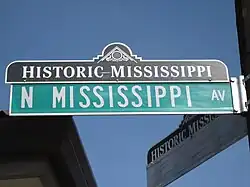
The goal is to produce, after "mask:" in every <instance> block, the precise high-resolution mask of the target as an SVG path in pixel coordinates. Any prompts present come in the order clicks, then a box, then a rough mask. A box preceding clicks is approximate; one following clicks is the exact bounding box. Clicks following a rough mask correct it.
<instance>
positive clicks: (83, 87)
mask: <svg viewBox="0 0 250 187" xmlns="http://www.w3.org/2000/svg"><path fill="white" fill-rule="evenodd" d="M84 90H87V91H90V89H89V87H88V86H82V87H81V88H80V94H81V95H82V96H83V97H84V99H85V101H86V103H85V104H84V103H83V102H79V105H80V107H81V108H88V107H89V105H90V99H89V97H88V96H87V95H86V94H85V93H84Z"/></svg>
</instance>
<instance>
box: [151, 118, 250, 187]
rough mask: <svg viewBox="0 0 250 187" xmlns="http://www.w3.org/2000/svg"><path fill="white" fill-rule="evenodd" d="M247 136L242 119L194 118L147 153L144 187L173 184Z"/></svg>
mask: <svg viewBox="0 0 250 187" xmlns="http://www.w3.org/2000/svg"><path fill="white" fill-rule="evenodd" d="M184 121H185V120H184ZM246 135H247V125H246V119H245V117H243V116H241V115H216V114H212V115H207V114H205V115H196V116H193V117H192V118H191V119H190V120H188V121H187V122H184V123H183V124H181V125H180V127H179V128H178V129H177V130H175V131H174V132H173V133H171V134H170V135H169V136H168V137H166V138H165V139H163V140H162V141H160V142H159V143H157V144H156V145H154V146H153V147H152V148H151V149H150V150H149V151H148V155H147V164H148V165H147V187H164V186H166V185H168V184H170V183H172V182H173V181H175V180H176V179H178V178H179V177H181V176H183V175H184V174H186V173H187V172H189V171H191V170H192V169H194V168H196V167H197V166H199V165H201V164H202V163H204V162H205V161H207V160H208V159H210V158H212V157H213V156H215V155H216V154H218V153H220V152H221V151H223V150H225V149H226V148H228V147H229V146H230V145H232V144H234V143H236V142H237V141H239V140H240V139H242V138H243V137H245V136H246Z"/></svg>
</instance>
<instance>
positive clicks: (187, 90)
mask: <svg viewBox="0 0 250 187" xmlns="http://www.w3.org/2000/svg"><path fill="white" fill-rule="evenodd" d="M186 95H187V102H188V107H192V100H191V94H190V88H189V86H186Z"/></svg>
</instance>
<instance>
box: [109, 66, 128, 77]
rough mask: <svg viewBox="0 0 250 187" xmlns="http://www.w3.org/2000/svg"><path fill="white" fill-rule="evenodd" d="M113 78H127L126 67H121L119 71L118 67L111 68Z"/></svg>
mask: <svg viewBox="0 0 250 187" xmlns="http://www.w3.org/2000/svg"><path fill="white" fill-rule="evenodd" d="M111 77H125V76H124V66H119V69H118V70H117V69H116V66H111Z"/></svg>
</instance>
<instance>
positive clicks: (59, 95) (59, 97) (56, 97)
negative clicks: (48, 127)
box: [52, 86, 66, 108]
mask: <svg viewBox="0 0 250 187" xmlns="http://www.w3.org/2000/svg"><path fill="white" fill-rule="evenodd" d="M65 96H66V94H65V86H62V88H61V90H60V92H58V89H57V87H56V86H53V104H52V108H56V102H61V101H62V108H65Z"/></svg>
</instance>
